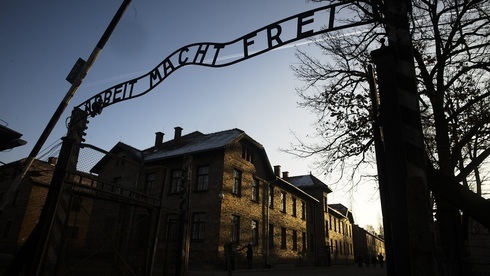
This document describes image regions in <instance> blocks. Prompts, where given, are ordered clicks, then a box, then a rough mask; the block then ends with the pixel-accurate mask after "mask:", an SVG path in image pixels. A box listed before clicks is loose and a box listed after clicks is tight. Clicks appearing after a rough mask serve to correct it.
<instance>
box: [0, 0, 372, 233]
mask: <svg viewBox="0 0 490 276" xmlns="http://www.w3.org/2000/svg"><path fill="white" fill-rule="evenodd" d="M121 3H122V0H104V1H99V0H84V1H82V0H77V1H76V0H51V1H27V0H0V37H1V38H0V95H1V100H0V119H1V121H0V123H2V124H3V125H6V124H8V127H9V128H12V129H14V130H16V131H18V132H20V133H22V134H24V136H23V139H24V140H26V141H27V142H28V144H27V145H25V146H23V147H19V148H15V149H13V150H11V151H9V152H1V153H0V161H2V162H5V163H8V162H11V161H15V160H18V159H20V158H24V157H26V156H27V155H28V154H29V152H30V151H31V149H32V147H33V145H34V144H35V142H36V141H37V139H38V138H39V136H40V134H41V132H42V131H43V129H44V128H45V126H46V124H47V122H48V121H49V119H50V118H51V116H52V114H53V112H54V110H55V109H56V107H57V106H58V105H59V103H60V101H61V100H62V99H63V97H64V95H65V94H66V92H67V91H68V89H69V88H70V84H69V83H68V82H67V81H66V80H65V78H66V76H67V75H68V73H69V71H70V70H71V68H72V66H73V64H74V63H75V61H76V60H77V59H78V58H79V57H81V58H83V59H85V60H86V59H87V58H88V56H89V55H90V53H91V52H92V50H93V49H94V46H95V44H96V43H97V41H98V40H99V39H100V37H101V35H102V33H103V32H104V30H105V29H106V27H107V25H108V24H109V22H110V20H111V19H112V17H113V16H114V14H115V12H116V11H117V9H118V8H119V6H120V4H121ZM320 6H322V5H321V4H318V3H311V2H306V1H305V0H248V1H238V0H236V1H235V0H206V1H205V0H181V1H161V0H133V1H132V3H131V5H130V6H129V8H128V9H127V11H126V12H125V14H124V16H123V18H122V19H121V22H120V23H119V24H118V26H117V27H116V29H115V31H114V33H113V34H112V36H111V38H110V39H109V41H108V43H107V44H106V46H105V48H104V49H103V51H102V52H101V54H100V56H99V57H98V59H97V60H96V62H95V64H94V66H93V67H92V69H91V70H90V72H89V73H88V75H87V77H86V78H85V80H84V82H83V83H82V85H81V87H80V89H79V90H78V92H77V93H76V95H75V97H74V98H73V99H72V101H71V103H70V105H69V106H68V108H67V109H66V111H65V113H64V114H63V116H62V117H61V119H60V121H59V123H58V124H57V126H56V128H55V129H54V131H53V133H52V134H51V135H50V137H49V139H48V141H47V142H46V143H45V146H44V148H45V150H46V151H47V150H48V149H49V147H48V146H49V145H51V144H53V143H56V142H57V141H59V139H60V138H61V137H62V136H64V135H65V134H66V127H65V120H66V118H67V117H68V116H69V115H70V112H71V110H72V109H73V107H74V106H76V105H78V104H81V103H82V102H84V101H86V100H87V99H89V98H90V97H92V96H93V95H95V94H97V93H99V92H101V91H103V90H105V89H107V88H109V87H111V86H113V85H116V84H118V83H122V82H125V81H128V80H130V79H132V78H135V77H138V76H140V75H142V74H144V73H147V72H149V71H150V70H151V69H153V68H154V67H155V66H157V65H158V64H159V63H160V62H161V61H162V60H163V59H164V58H166V57H167V56H169V55H170V54H171V53H172V52H174V51H175V50H177V49H179V48H180V47H183V46H185V45H188V44H191V43H197V42H228V41H231V40H233V39H236V38H238V37H241V36H243V35H245V34H248V33H250V32H252V31H254V30H257V29H259V28H261V27H263V26H266V25H268V24H270V23H273V22H275V21H278V20H281V19H283V18H286V17H288V16H292V15H295V14H297V13H301V12H304V11H307V10H311V9H314V8H316V7H320ZM285 31H286V30H285ZM297 47H300V49H301V50H303V51H308V52H310V53H313V54H314V53H317V52H318V50H317V49H316V48H315V47H314V46H310V45H308V44H307V43H300V44H299V45H297V46H294V45H288V47H284V48H281V49H279V50H275V51H271V52H268V53H265V54H262V55H260V56H257V57H254V58H252V59H248V60H246V61H243V62H240V63H237V64H235V65H232V66H228V67H223V68H207V67H199V66H185V67H183V68H180V69H179V70H177V71H175V72H174V73H173V74H172V75H171V76H169V77H168V78H167V79H166V80H165V81H163V82H162V83H161V84H160V85H158V86H157V87H156V88H155V89H153V90H152V91H151V92H150V93H148V94H146V95H145V96H142V97H139V98H136V99H133V100H129V101H125V102H121V103H117V104H114V105H112V106H110V107H108V108H107V109H104V110H103V112H102V114H101V115H99V116H97V117H95V118H91V119H90V123H89V129H88V131H87V133H88V134H87V137H86V140H87V143H91V144H94V145H96V146H98V147H101V148H104V149H110V148H111V147H112V146H113V145H114V144H115V143H117V142H118V141H121V142H124V143H127V144H129V145H132V146H134V147H136V148H139V149H144V148H147V147H150V146H151V145H152V144H153V143H154V133H155V132H157V131H162V132H164V133H165V134H166V135H165V138H164V139H165V140H168V139H171V138H172V137H173V132H174V127H175V126H181V127H182V128H183V129H184V130H183V134H187V133H190V132H193V131H196V130H198V131H201V132H203V133H211V132H216V131H222V130H227V129H231V128H240V129H242V130H244V131H245V132H246V133H247V134H249V135H250V136H251V137H252V138H254V139H255V140H257V141H258V142H259V143H261V144H262V145H263V146H264V147H265V149H266V151H267V153H268V156H269V159H270V161H271V164H272V165H281V167H282V170H283V171H289V174H290V175H291V176H294V175H301V174H307V173H309V172H310V171H312V172H313V174H315V171H314V169H313V166H312V164H313V162H314V161H315V160H314V159H307V160H298V159H296V158H294V157H292V156H290V155H287V154H285V153H282V152H281V151H279V148H287V147H288V146H289V144H290V143H294V142H295V139H294V136H293V134H292V132H294V133H296V134H297V135H298V136H300V137H303V138H306V137H307V136H308V135H309V136H311V135H312V134H313V133H314V128H313V127H312V125H311V124H312V123H313V122H314V120H315V116H314V115H313V114H311V113H310V112H309V111H308V110H305V109H301V108H299V107H298V106H297V102H298V101H299V98H298V96H297V95H296V92H295V87H300V86H302V85H303V83H301V82H300V81H298V80H297V79H296V78H295V77H294V75H293V73H292V71H291V69H290V66H291V65H294V64H295V63H296V62H297V61H296V59H295V57H294V52H295V50H296V48H297ZM317 176H318V177H319V178H321V179H324V177H323V176H321V175H317ZM325 181H326V182H327V180H325ZM327 184H329V183H328V182H327ZM340 186H341V185H336V186H333V187H332V188H334V193H333V194H332V196H331V202H332V203H333V202H340V203H343V204H344V205H347V206H348V207H351V208H353V209H354V212H356V211H359V213H358V214H355V215H356V220H357V222H358V223H359V224H361V225H364V224H374V225H377V224H378V221H379V219H380V217H381V215H380V211H379V207H378V206H377V205H373V204H372V203H370V201H372V198H376V195H375V189H374V188H373V187H370V186H369V187H365V188H364V189H365V190H362V191H357V190H356V191H355V194H354V195H353V194H349V193H345V192H341V191H340ZM336 187H338V191H337V190H335V188H336ZM336 191H337V193H335V192H336ZM366 206H369V207H368V208H367V209H368V212H367V213H363V214H361V213H360V211H361V210H363V209H366Z"/></svg>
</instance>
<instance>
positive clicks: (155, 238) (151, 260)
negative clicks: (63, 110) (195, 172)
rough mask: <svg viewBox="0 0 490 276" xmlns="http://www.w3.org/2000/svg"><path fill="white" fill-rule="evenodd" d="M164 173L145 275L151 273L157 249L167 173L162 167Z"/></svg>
mask: <svg viewBox="0 0 490 276" xmlns="http://www.w3.org/2000/svg"><path fill="white" fill-rule="evenodd" d="M163 171H164V173H163V179H164V181H162V189H161V190H160V198H159V199H160V204H159V206H158V209H157V213H156V218H155V219H154V220H152V221H154V223H155V225H154V227H153V240H152V241H151V246H150V247H149V249H150V254H149V256H148V260H147V268H146V275H153V268H154V266H155V256H156V253H157V249H158V237H159V235H160V224H161V220H162V213H163V196H164V193H165V192H164V191H165V189H164V187H165V185H164V183H165V178H166V175H167V174H166V173H167V170H166V169H165V168H164V169H163Z"/></svg>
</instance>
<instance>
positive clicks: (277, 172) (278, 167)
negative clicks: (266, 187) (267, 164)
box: [274, 165, 281, 177]
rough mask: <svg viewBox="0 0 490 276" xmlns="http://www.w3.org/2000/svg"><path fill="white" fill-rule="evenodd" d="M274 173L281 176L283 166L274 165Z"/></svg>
mask: <svg viewBox="0 0 490 276" xmlns="http://www.w3.org/2000/svg"><path fill="white" fill-rule="evenodd" d="M274 175H276V176H277V177H281V166H280V165H276V166H274Z"/></svg>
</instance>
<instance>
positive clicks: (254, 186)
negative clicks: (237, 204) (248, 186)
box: [252, 178, 259, 202]
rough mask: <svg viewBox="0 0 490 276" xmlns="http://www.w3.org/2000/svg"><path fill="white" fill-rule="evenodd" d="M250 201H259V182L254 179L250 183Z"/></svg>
mask: <svg viewBox="0 0 490 276" xmlns="http://www.w3.org/2000/svg"><path fill="white" fill-rule="evenodd" d="M252 201H255V202H258V201H259V180H257V179H255V178H254V180H253V181H252Z"/></svg>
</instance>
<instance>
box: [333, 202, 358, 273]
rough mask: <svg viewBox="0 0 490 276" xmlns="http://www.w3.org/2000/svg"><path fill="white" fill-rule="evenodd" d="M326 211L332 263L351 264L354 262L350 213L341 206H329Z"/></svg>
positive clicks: (352, 220) (351, 216)
mask: <svg viewBox="0 0 490 276" xmlns="http://www.w3.org/2000/svg"><path fill="white" fill-rule="evenodd" d="M328 209H329V210H328V220H329V223H328V224H329V232H330V234H329V240H330V248H331V256H332V263H333V264H347V263H352V262H354V240H353V225H354V217H353V215H352V212H351V211H350V210H349V209H348V208H347V207H345V206H344V205H342V204H329V205H328Z"/></svg>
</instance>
